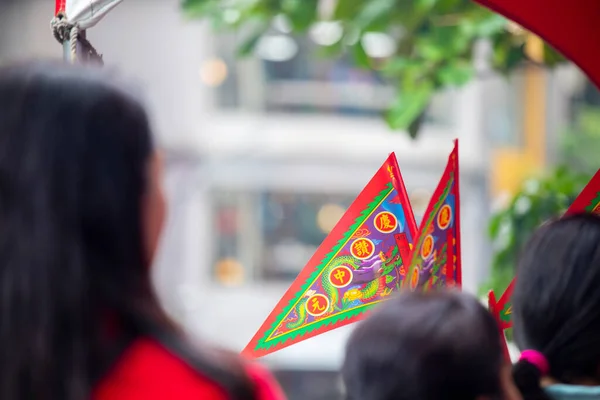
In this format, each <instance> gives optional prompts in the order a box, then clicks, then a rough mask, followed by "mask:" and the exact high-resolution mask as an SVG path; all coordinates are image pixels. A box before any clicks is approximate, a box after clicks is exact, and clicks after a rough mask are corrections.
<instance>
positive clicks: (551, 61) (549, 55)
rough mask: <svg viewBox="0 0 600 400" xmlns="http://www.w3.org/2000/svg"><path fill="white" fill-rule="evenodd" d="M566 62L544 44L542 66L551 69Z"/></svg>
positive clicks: (560, 55) (550, 47) (561, 56)
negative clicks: (544, 65)
mask: <svg viewBox="0 0 600 400" xmlns="http://www.w3.org/2000/svg"><path fill="white" fill-rule="evenodd" d="M564 61H566V58H565V57H564V56H563V55H562V54H561V53H559V52H558V51H557V50H555V49H554V47H552V46H550V45H548V44H547V43H544V64H546V65H548V66H549V67H553V66H555V65H557V64H560V63H562V62H564Z"/></svg>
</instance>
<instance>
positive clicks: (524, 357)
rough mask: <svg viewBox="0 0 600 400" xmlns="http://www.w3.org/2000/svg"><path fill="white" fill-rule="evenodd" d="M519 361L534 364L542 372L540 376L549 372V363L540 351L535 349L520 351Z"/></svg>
mask: <svg viewBox="0 0 600 400" xmlns="http://www.w3.org/2000/svg"><path fill="white" fill-rule="evenodd" d="M519 361H527V362H528V363H529V364H531V365H534V366H535V367H536V368H537V369H538V370H539V371H540V373H541V374H542V376H546V375H548V373H549V372H550V364H549V363H548V360H547V359H546V356H544V355H543V354H542V353H540V352H539V351H537V350H525V351H523V352H522V353H521V357H519Z"/></svg>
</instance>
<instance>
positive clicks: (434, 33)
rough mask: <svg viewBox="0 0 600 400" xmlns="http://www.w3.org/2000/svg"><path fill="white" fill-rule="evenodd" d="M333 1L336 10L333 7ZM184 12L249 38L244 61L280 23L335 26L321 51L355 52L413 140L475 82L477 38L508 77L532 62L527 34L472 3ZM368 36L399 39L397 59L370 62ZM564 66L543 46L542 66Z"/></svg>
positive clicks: (303, 3) (200, 6)
mask: <svg viewBox="0 0 600 400" xmlns="http://www.w3.org/2000/svg"><path fill="white" fill-rule="evenodd" d="M327 3H330V4H332V5H333V7H331V9H327V8H328V7H326V5H327ZM183 8H184V10H185V12H186V13H187V14H188V15H189V16H190V17H192V18H208V19H210V20H211V21H212V22H213V25H214V27H215V28H216V29H217V30H225V31H227V30H235V31H236V32H239V33H240V34H241V35H243V36H244V40H243V42H242V43H241V44H240V46H239V54H240V56H247V55H250V54H252V52H253V50H254V48H255V46H256V45H257V43H259V40H260V38H261V37H262V36H263V35H265V34H268V33H269V32H270V30H271V29H272V28H271V25H272V21H273V18H275V17H282V16H283V17H285V18H286V19H287V20H289V22H290V26H291V27H292V30H293V33H296V34H302V33H304V32H306V31H307V30H308V29H309V28H310V27H311V26H313V25H314V24H315V23H317V22H320V21H336V22H337V23H339V24H340V26H341V27H342V28H343V35H342V37H341V38H340V39H339V41H338V42H337V43H334V44H333V45H331V46H326V47H323V54H324V55H325V56H326V57H336V58H337V57H339V56H340V55H342V54H345V53H346V54H351V55H352V56H353V60H354V62H355V64H356V65H357V66H359V67H362V68H372V69H377V70H379V71H380V72H381V73H382V75H383V76H384V77H385V78H386V79H388V80H389V81H390V82H391V83H392V84H394V85H395V86H396V87H397V88H398V92H397V93H398V95H397V98H396V100H395V101H394V102H393V104H391V106H390V108H389V110H388V111H387V113H386V120H387V122H388V124H389V125H390V127H392V128H394V129H401V130H407V131H408V132H409V133H410V135H411V136H412V137H415V136H416V135H417V133H418V130H419V127H420V124H421V122H422V121H423V118H422V116H423V114H424V112H425V111H426V109H427V106H428V105H429V103H430V101H431V98H432V96H433V94H434V93H435V92H437V91H440V90H443V89H446V88H451V87H459V86H462V85H464V84H465V83H467V82H469V81H470V80H471V79H472V78H473V76H474V73H475V71H474V65H473V56H474V47H475V44H476V42H478V41H479V40H481V39H486V40H489V42H490V43H491V44H492V48H493V54H492V57H491V60H490V62H491V66H492V68H494V69H495V70H496V71H498V72H501V73H503V74H508V73H510V72H511V71H512V70H514V69H515V68H517V67H519V66H520V65H521V64H522V63H523V62H524V61H527V60H529V58H528V55H527V52H526V51H525V42H526V40H527V33H526V32H525V31H523V30H522V29H520V28H519V27H517V26H515V25H514V24H511V23H509V22H508V21H507V20H506V19H504V18H503V17H501V16H499V15H497V14H494V13H492V12H490V11H488V10H487V9H485V8H483V7H481V6H479V5H477V4H475V3H474V2H473V1H472V0H335V1H331V0H328V1H324V0H183ZM370 32H383V33H386V34H389V35H390V36H391V37H392V38H394V40H395V43H396V52H395V54H394V55H393V56H391V57H389V58H387V59H384V60H381V59H377V60H376V59H371V58H369V56H368V55H367V53H366V51H365V48H364V47H363V40H362V38H363V37H364V35H365V34H367V33H370ZM563 60H564V59H563V57H562V56H561V55H559V54H558V53H557V52H556V51H554V50H553V49H552V48H550V47H548V46H546V47H545V51H544V55H543V62H544V64H546V65H554V64H556V63H558V62H561V61H563Z"/></svg>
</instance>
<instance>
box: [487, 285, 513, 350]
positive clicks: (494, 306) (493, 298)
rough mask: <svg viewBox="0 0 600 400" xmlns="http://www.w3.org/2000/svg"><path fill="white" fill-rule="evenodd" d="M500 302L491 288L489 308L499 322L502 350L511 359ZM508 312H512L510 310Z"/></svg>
mask: <svg viewBox="0 0 600 400" xmlns="http://www.w3.org/2000/svg"><path fill="white" fill-rule="evenodd" d="M498 307H499V306H498V303H497V302H496V296H495V295H494V291H493V290H490V291H489V293H488V309H489V311H490V314H492V315H493V316H494V318H495V319H496V322H497V323H498V327H499V330H500V340H501V342H502V352H503V353H504V357H506V359H507V360H508V361H510V351H509V350H508V343H506V336H504V328H503V327H502V326H503V325H502V323H501V321H500V312H499V311H498V309H499V308H498ZM507 314H510V310H509V312H508V313H507Z"/></svg>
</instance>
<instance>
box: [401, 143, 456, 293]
mask: <svg viewBox="0 0 600 400" xmlns="http://www.w3.org/2000/svg"><path fill="white" fill-rule="evenodd" d="M460 258H461V257H460V195H459V177H458V141H455V142H454V150H452V153H450V157H448V164H447V165H446V170H445V171H444V174H443V175H442V179H440V183H439V184H438V187H437V188H436V190H435V192H434V193H433V196H432V198H431V201H430V202H429V205H428V206H427V211H426V212H425V216H424V217H423V221H421V226H420V228H419V235H418V237H417V240H416V241H415V244H414V249H413V252H412V256H411V263H410V271H409V277H410V278H409V279H406V280H405V281H404V282H403V286H408V287H410V290H413V291H414V290H416V289H418V288H421V289H423V290H429V289H431V288H433V287H443V286H457V287H460V286H461V279H462V273H461V259H460Z"/></svg>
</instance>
